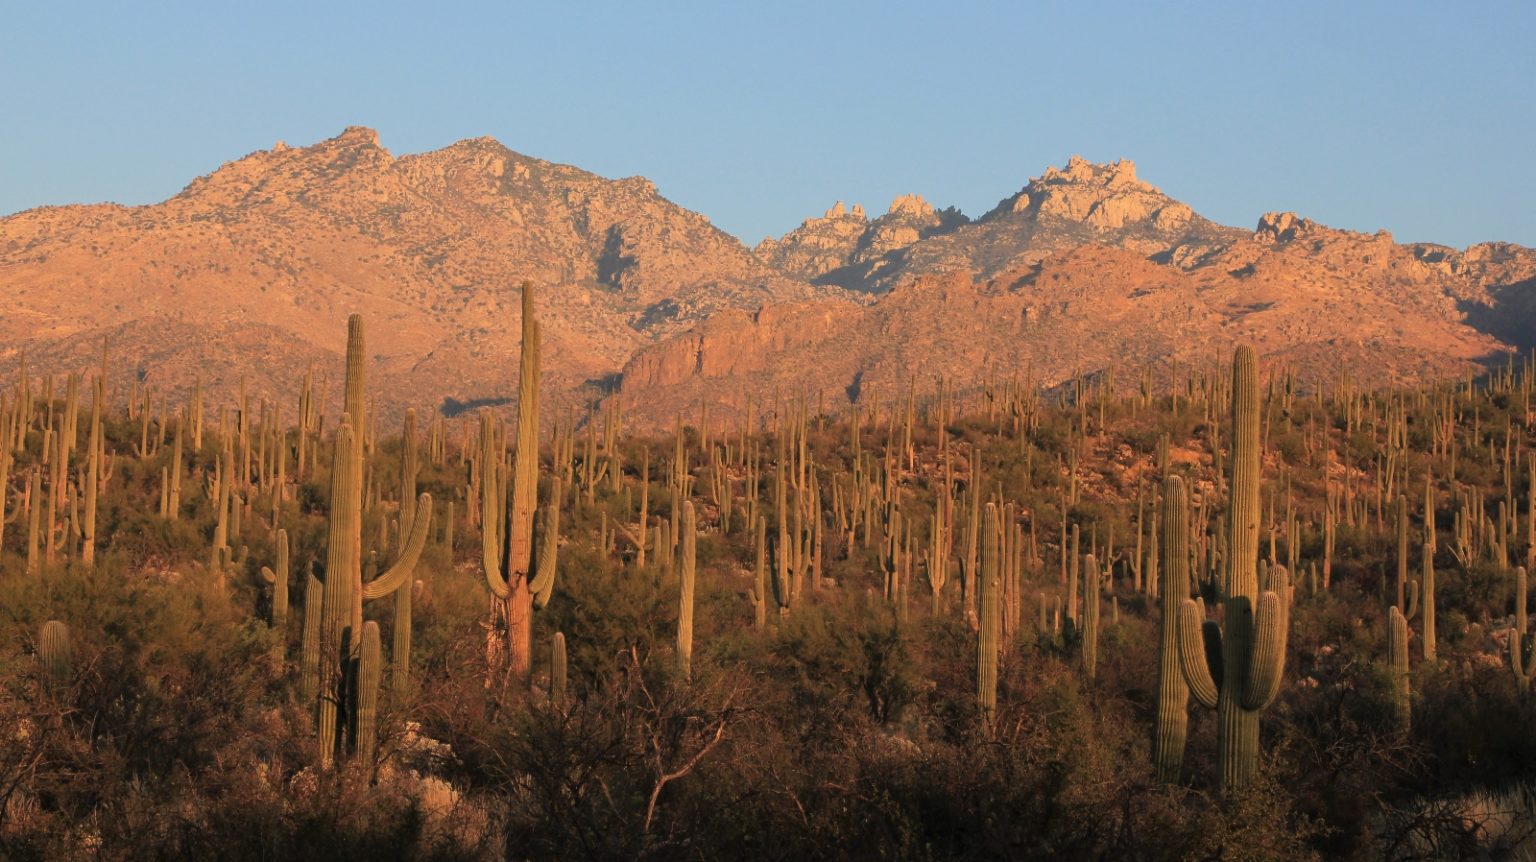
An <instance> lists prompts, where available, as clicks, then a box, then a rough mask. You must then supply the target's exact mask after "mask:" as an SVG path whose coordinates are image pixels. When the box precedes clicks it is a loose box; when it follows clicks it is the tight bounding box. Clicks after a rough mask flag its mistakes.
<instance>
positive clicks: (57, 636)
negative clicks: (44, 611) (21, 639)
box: [37, 620, 74, 685]
mask: <svg viewBox="0 0 1536 862" xmlns="http://www.w3.org/2000/svg"><path fill="white" fill-rule="evenodd" d="M37 656H38V658H39V659H40V660H41V661H42V663H43V670H44V671H46V672H47V673H48V678H49V679H51V680H52V681H53V682H54V683H56V684H59V685H62V684H64V683H67V682H69V677H70V675H71V674H72V673H73V672H74V650H73V649H72V648H71V647H70V643H69V626H67V625H65V624H63V623H61V622H59V621H58V620H49V621H48V622H45V623H43V628H42V630H41V631H39V632H38V635H37Z"/></svg>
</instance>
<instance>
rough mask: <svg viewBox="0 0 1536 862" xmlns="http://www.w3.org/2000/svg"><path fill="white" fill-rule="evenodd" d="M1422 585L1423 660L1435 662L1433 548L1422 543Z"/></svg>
mask: <svg viewBox="0 0 1536 862" xmlns="http://www.w3.org/2000/svg"><path fill="white" fill-rule="evenodd" d="M1420 580H1421V581H1422V582H1423V585H1422V586H1421V587H1420V588H1419V592H1420V593H1421V594H1422V595H1423V596H1424V600H1423V604H1422V608H1423V610H1422V611H1420V613H1421V615H1422V617H1423V622H1424V660H1425V661H1434V660H1435V546H1434V545H1432V544H1430V543H1429V542H1425V543H1424V571H1423V573H1422V575H1421V577H1420Z"/></svg>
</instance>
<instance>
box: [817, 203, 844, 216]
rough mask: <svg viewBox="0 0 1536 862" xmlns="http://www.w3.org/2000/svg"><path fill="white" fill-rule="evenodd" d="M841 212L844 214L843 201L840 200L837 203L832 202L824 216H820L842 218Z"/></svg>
mask: <svg viewBox="0 0 1536 862" xmlns="http://www.w3.org/2000/svg"><path fill="white" fill-rule="evenodd" d="M843 214H844V210H843V202H842V201H838V202H837V203H835V204H833V205H832V208H831V209H829V210H827V214H826V215H825V216H822V217H823V218H842V217H843Z"/></svg>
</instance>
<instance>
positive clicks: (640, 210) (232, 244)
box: [0, 127, 838, 412]
mask: <svg viewBox="0 0 1536 862" xmlns="http://www.w3.org/2000/svg"><path fill="white" fill-rule="evenodd" d="M524 279H528V280H531V281H532V282H533V283H535V284H537V285H539V286H540V287H541V288H543V289H542V291H541V293H540V295H539V300H538V301H539V307H540V309H541V319H542V320H543V329H544V343H545V346H546V347H545V350H546V353H545V361H544V368H545V372H546V374H547V375H548V376H549V378H550V380H549V383H550V389H551V391H552V393H553V394H554V397H555V402H554V403H556V404H558V403H560V402H561V400H562V398H564V399H565V400H566V401H567V403H574V401H573V400H572V399H574V398H575V397H576V394H577V393H578V392H579V391H582V390H583V388H584V387H585V388H591V387H592V386H594V385H598V384H601V383H602V382H603V381H605V380H606V379H607V378H608V377H610V376H611V375H612V374H614V373H615V372H617V371H618V369H619V368H620V367H621V366H622V365H623V363H624V361H625V360H626V359H627V358H628V357H629V356H630V355H631V354H632V353H633V352H634V351H635V350H636V349H638V348H639V347H642V346H644V345H646V344H648V343H650V342H652V341H654V340H656V339H658V338H661V337H664V336H666V335H668V334H671V333H675V332H678V331H681V330H683V329H686V328H687V326H688V325H690V323H691V322H692V321H696V320H699V319H702V318H704V317H707V316H708V315H710V314H712V313H714V312H717V311H721V310H724V309H730V308H740V309H755V308H757V307H758V306H760V305H762V304H763V303H765V302H781V301H786V300H793V299H809V298H815V297H826V296H829V295H834V294H836V293H838V291H836V290H829V289H827V288H820V287H815V286H812V285H809V284H807V283H805V282H803V281H797V280H794V279H791V278H788V277H785V276H783V275H781V274H779V273H777V272H775V271H774V270H773V269H771V268H770V267H768V266H766V265H765V264H763V263H761V262H760V261H759V260H758V259H757V258H755V257H754V256H753V255H752V254H751V252H749V251H748V250H747V249H746V248H745V247H744V246H743V245H742V244H741V243H740V242H738V241H737V240H736V239H735V238H733V237H731V236H729V235H727V234H725V233H724V232H722V231H720V230H719V229H717V228H715V227H714V226H713V225H711V224H710V223H709V221H708V220H707V219H705V218H704V217H703V216H700V215H698V214H697V213H693V212H690V211H688V210H686V209H683V208H681V207H679V206H677V205H675V204H673V203H671V202H670V201H668V200H666V199H665V198H664V197H662V196H661V195H660V194H659V193H658V192H657V190H656V187H655V186H654V185H653V184H652V183H651V182H649V181H648V180H645V179H642V178H638V177H634V178H629V179H621V180H609V179H604V178H602V177H599V176H597V175H595V174H591V173H588V172H586V171H583V170H580V169H578V168H574V167H570V166H567V165H559V164H554V163H551V162H547V161H543V160H541V159H536V158H532V157H529V156H525V155H521V154H519V153H515V152H513V151H511V150H509V149H507V148H506V147H504V146H502V145H501V144H500V143H497V142H496V141H494V140H492V139H490V138H479V139H475V140H467V141H460V142H458V143H456V144H453V145H451V146H449V147H446V148H444V149H441V150H438V151H435V152H429V153H424V154H421V155H408V156H401V157H398V158H397V157H395V156H393V155H392V154H391V153H390V152H389V151H388V150H386V149H384V148H383V147H381V146H380V145H379V141H378V136H377V134H375V133H374V132H373V131H371V130H369V129H364V128H356V127H354V128H349V129H347V130H346V131H344V132H343V133H342V134H341V135H339V136H337V137H335V138H331V139H330V140H326V141H322V142H320V143H318V144H315V145H313V146H309V147H303V148H294V147H288V146H286V145H284V144H282V143H279V144H278V145H277V146H275V147H273V148H272V149H270V150H264V151H260V152H256V153H252V154H250V155H248V156H246V157H245V158H242V159H239V160H237V161H234V162H230V163H228V164H225V165H224V166H222V167H220V168H219V169H218V170H216V171H214V172H213V173H211V174H209V175H207V176H205V177H201V178H199V179H197V180H195V181H193V182H192V183H191V184H190V185H188V186H187V187H186V188H185V189H184V190H183V191H182V192H181V193H180V194H177V195H176V196H175V197H172V198H171V199H169V200H167V201H164V202H163V203H158V204H153V205H149V206H140V207H123V206H115V205H93V206H68V207H46V208H42V209H36V210H31V211H28V212H23V213H19V214H17V215H13V216H10V217H8V218H5V219H3V220H0V284H3V285H4V291H5V296H6V300H7V306H8V308H9V310H10V313H9V314H7V315H5V316H4V317H3V318H0V345H4V347H3V350H0V362H6V360H10V362H14V361H15V359H16V358H17V357H19V356H20V355H21V354H22V353H25V354H27V355H28V356H29V357H31V359H32V360H33V361H32V365H33V367H34V368H39V367H41V368H52V369H60V370H62V369H66V368H69V369H80V368H87V367H94V365H95V364H96V362H97V361H98V359H99V356H100V352H101V344H102V340H103V339H104V338H105V339H107V340H108V341H109V342H110V344H111V355H112V357H113V363H112V367H113V368H116V369H118V370H119V372H120V373H122V374H124V375H127V374H136V375H138V376H139V377H141V378H143V379H144V380H145V381H146V383H147V384H148V385H150V386H153V387H155V388H157V389H159V390H160V391H162V392H174V393H182V392H184V391H185V390H186V388H187V387H190V386H191V384H192V381H193V380H194V379H195V378H196V377H197V376H198V375H199V374H201V376H202V377H203V378H204V380H205V382H206V383H207V385H208V386H209V387H210V388H211V390H212V392H213V393H214V394H215V396H217V395H219V394H221V393H222V394H227V393H228V392H231V391H233V389H234V387H236V386H237V385H238V380H239V378H240V376H242V375H246V376H249V377H250V378H251V384H252V385H253V387H254V388H255V391H257V392H258V393H264V394H267V395H270V396H272V397H274V398H277V397H280V398H282V399H283V400H284V401H286V400H288V399H289V398H290V397H291V395H292V392H293V387H294V385H295V381H297V380H298V379H299V377H300V376H301V375H302V373H303V372H304V369H305V368H306V367H307V366H308V364H309V363H311V362H315V363H317V367H318V368H320V369H321V370H322V372H325V371H330V370H334V369H336V368H338V367H339V359H338V357H339V356H340V353H341V351H342V350H343V348H344V346H345V344H344V342H345V333H346V326H345V320H346V317H347V315H348V313H350V312H353V311H358V312H362V313H363V314H364V316H365V320H366V323H367V329H368V332H369V342H368V348H369V352H370V353H371V354H372V355H373V359H374V365H373V367H372V370H371V373H373V374H374V375H375V379H376V380H378V381H381V382H386V383H387V386H384V387H378V386H376V387H374V388H373V392H374V393H375V394H376V395H377V396H378V397H379V398H380V399H381V400H382V401H383V402H384V403H385V405H386V406H388V407H390V408H392V409H393V408H397V407H402V406H407V405H409V406H416V407H420V408H428V407H442V406H445V405H446V406H447V407H449V408H450V409H451V408H452V407H453V406H454V405H456V404H474V403H480V402H486V401H493V402H494V401H496V400H498V399H505V398H507V397H509V396H510V395H512V394H513V393H514V392H515V385H516V381H515V377H516V356H517V349H518V343H519V312H518V309H519V299H518V296H519V294H518V290H517V286H518V285H519V284H520V283H521V282H522V281H523V280H524ZM10 362H6V364H10ZM332 394H333V395H335V396H336V397H339V387H332ZM445 399H446V401H445ZM394 412H398V411H394Z"/></svg>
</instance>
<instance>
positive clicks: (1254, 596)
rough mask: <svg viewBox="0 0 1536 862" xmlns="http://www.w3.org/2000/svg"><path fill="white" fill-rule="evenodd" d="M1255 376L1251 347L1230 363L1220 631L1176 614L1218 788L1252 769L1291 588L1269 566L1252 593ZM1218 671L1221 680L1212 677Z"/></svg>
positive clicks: (1274, 687) (1280, 668) (1275, 685)
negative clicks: (1215, 729)
mask: <svg viewBox="0 0 1536 862" xmlns="http://www.w3.org/2000/svg"><path fill="white" fill-rule="evenodd" d="M1258 377H1259V372H1258V359H1257V358H1256V357H1255V355H1254V352H1253V348H1252V347H1249V346H1247V345H1244V346H1241V347H1239V348H1238V349H1237V352H1236V353H1235V354H1234V355H1233V357H1232V424H1231V427H1232V457H1231V478H1230V482H1229V493H1230V495H1231V503H1230V506H1229V509H1230V511H1229V512H1228V515H1227V526H1228V528H1229V530H1230V533H1229V538H1228V545H1227V554H1226V558H1227V565H1226V572H1227V577H1226V585H1225V587H1226V588H1225V590H1223V593H1222V595H1223V601H1222V605H1223V607H1222V616H1223V622H1224V624H1225V625H1224V627H1218V626H1216V625H1215V624H1214V623H1209V622H1208V623H1205V624H1204V625H1202V624H1201V620H1202V618H1203V617H1204V608H1203V607H1202V606H1200V605H1199V604H1197V603H1196V602H1194V601H1193V600H1185V602H1184V603H1183V605H1182V606H1181V607H1180V609H1179V628H1180V632H1179V660H1180V666H1181V667H1182V668H1183V670H1184V678H1185V681H1186V682H1187V683H1188V684H1189V688H1190V693H1191V694H1193V695H1194V696H1195V699H1196V700H1198V701H1200V702H1201V703H1202V704H1203V705H1205V706H1207V707H1215V708H1216V710H1217V717H1218V720H1219V722H1220V730H1219V740H1220V748H1221V787H1222V789H1223V791H1226V790H1230V789H1235V788H1241V787H1245V786H1247V785H1248V784H1249V783H1251V782H1252V781H1253V777H1254V774H1255V773H1256V772H1257V771H1258V766H1259V712H1260V710H1262V709H1264V708H1265V707H1267V706H1268V705H1269V704H1270V703H1271V702H1273V701H1274V699H1275V696H1276V695H1277V694H1279V691H1280V681H1281V677H1282V676H1283V674H1284V670H1285V644H1286V636H1287V632H1288V629H1289V619H1288V615H1289V607H1288V602H1289V596H1290V583H1289V577H1288V575H1287V573H1286V571H1285V568H1284V567H1282V566H1279V565H1274V566H1270V567H1268V569H1267V570H1266V576H1265V584H1264V586H1265V589H1264V590H1263V591H1262V592H1261V591H1260V590H1259V582H1258V571H1257V568H1258V555H1259V553H1258V552H1259V381H1258ZM1216 665H1219V666H1220V668H1221V670H1220V674H1219V676H1218V675H1215V674H1213V668H1214V667H1215V666H1216Z"/></svg>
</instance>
